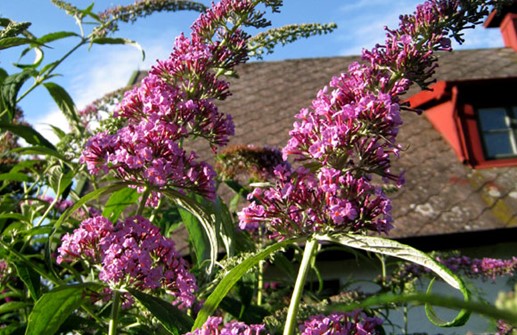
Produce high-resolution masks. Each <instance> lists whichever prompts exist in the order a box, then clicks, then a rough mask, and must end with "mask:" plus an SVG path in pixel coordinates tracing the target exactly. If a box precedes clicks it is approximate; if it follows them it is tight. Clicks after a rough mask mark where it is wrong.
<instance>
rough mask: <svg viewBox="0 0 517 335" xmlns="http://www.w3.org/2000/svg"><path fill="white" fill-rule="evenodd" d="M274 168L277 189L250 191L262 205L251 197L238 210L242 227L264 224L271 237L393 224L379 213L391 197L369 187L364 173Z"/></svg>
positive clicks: (387, 207)
mask: <svg viewBox="0 0 517 335" xmlns="http://www.w3.org/2000/svg"><path fill="white" fill-rule="evenodd" d="M275 173H276V177H277V182H276V187H275V188H269V189H265V190H264V189H261V188H256V189H255V190H254V191H253V193H252V194H251V197H253V198H254V199H257V200H258V201H260V205H258V204H257V203H256V202H252V203H251V204H250V205H249V206H248V207H246V208H244V209H243V210H242V211H241V212H239V219H240V224H239V225H240V228H241V229H247V230H256V229H258V225H259V224H267V226H268V228H269V229H270V230H271V233H270V234H271V236H272V237H276V238H279V239H283V238H284V237H285V236H295V235H304V236H307V235H310V234H312V233H317V232H319V233H325V232H333V231H336V230H339V231H357V230H363V229H372V230H377V231H388V230H389V229H390V228H391V222H390V221H389V220H387V219H386V218H384V217H381V216H382V213H385V212H387V211H389V210H390V209H391V208H390V206H391V205H390V202H389V201H388V199H386V198H384V197H381V196H379V195H376V194H375V193H374V192H370V188H371V187H372V186H371V185H369V183H368V180H366V179H364V178H354V177H353V176H352V175H351V174H348V173H341V172H340V171H339V170H336V169H333V168H321V169H320V171H319V172H318V174H316V175H315V174H313V173H312V172H311V171H310V170H308V169H306V168H303V167H300V168H297V169H296V170H294V171H291V170H290V169H288V168H287V167H286V166H285V165H284V166H282V168H277V169H276V170H275ZM329 220H332V222H333V224H332V226H330V225H329V224H328V222H329Z"/></svg>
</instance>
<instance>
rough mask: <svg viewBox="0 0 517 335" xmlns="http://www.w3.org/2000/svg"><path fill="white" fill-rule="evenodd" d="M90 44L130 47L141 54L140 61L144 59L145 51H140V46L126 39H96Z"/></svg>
mask: <svg viewBox="0 0 517 335" xmlns="http://www.w3.org/2000/svg"><path fill="white" fill-rule="evenodd" d="M90 43H91V44H124V45H131V46H133V47H135V48H137V49H138V50H140V52H141V53H142V60H144V59H145V51H144V49H142V47H141V46H140V44H138V43H136V42H135V41H132V40H130V39H127V38H121V37H98V38H94V39H92V40H91V42H90Z"/></svg>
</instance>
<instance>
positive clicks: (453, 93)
mask: <svg viewBox="0 0 517 335" xmlns="http://www.w3.org/2000/svg"><path fill="white" fill-rule="evenodd" d="M432 88H433V91H424V92H421V93H419V94H416V95H414V96H413V97H411V98H410V99H409V102H410V104H411V106H412V107H414V108H420V109H423V110H425V116H426V117H427V118H428V119H429V121H430V122H431V123H432V124H433V126H434V127H435V128H436V129H437V130H438V131H439V132H440V133H441V134H442V135H443V137H444V138H445V139H446V140H447V141H448V142H449V144H450V145H451V146H452V148H453V149H454V151H455V153H456V155H457V156H458V158H459V159H460V160H461V161H462V162H464V163H466V164H468V165H470V166H472V167H476V168H486V167H503V166H517V94H516V88H517V78H501V79H483V80H468V81H447V82H446V81H440V82H438V83H436V84H435V85H433V86H432Z"/></svg>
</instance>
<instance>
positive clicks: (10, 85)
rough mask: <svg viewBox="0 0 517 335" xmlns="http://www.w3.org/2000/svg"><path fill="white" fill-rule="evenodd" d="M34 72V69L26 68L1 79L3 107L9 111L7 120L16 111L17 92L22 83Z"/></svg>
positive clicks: (0, 92)
mask: <svg viewBox="0 0 517 335" xmlns="http://www.w3.org/2000/svg"><path fill="white" fill-rule="evenodd" d="M34 73H35V71H34V70H31V69H26V70H23V71H22V72H20V73H15V74H13V75H10V76H8V77H6V78H5V79H4V80H3V83H2V85H1V90H0V97H1V99H2V102H3V105H4V108H5V109H7V111H8V112H9V119H8V122H10V121H12V119H13V117H14V113H15V111H16V104H17V99H18V93H19V91H20V89H21V87H22V86H23V84H24V83H25V82H26V81H27V80H28V79H29V78H30V77H31V76H32V75H33V74H34Z"/></svg>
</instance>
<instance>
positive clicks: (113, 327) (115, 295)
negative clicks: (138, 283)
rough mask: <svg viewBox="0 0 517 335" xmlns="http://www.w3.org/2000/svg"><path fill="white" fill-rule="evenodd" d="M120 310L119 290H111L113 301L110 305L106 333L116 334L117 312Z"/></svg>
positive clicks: (109, 334)
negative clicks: (109, 316)
mask: <svg viewBox="0 0 517 335" xmlns="http://www.w3.org/2000/svg"><path fill="white" fill-rule="evenodd" d="M119 310H120V291H119V290H113V301H112V305H111V318H110V322H109V329H108V335H117V324H118V314H119Z"/></svg>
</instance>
